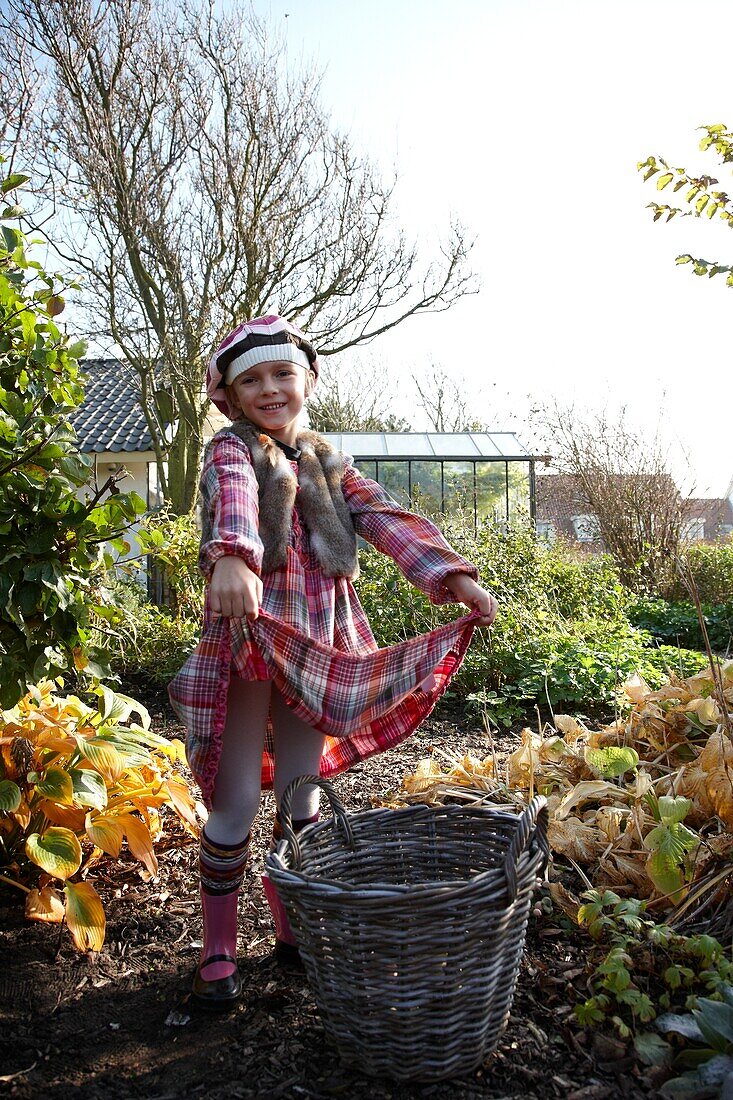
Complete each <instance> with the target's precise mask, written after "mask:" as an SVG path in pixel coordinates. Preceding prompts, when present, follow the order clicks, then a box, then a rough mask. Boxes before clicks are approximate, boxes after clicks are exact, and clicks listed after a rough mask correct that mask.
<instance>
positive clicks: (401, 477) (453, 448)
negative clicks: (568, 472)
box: [324, 432, 544, 527]
mask: <svg viewBox="0 0 733 1100" xmlns="http://www.w3.org/2000/svg"><path fill="white" fill-rule="evenodd" d="M324 436H325V438H326V439H328V440H329V442H330V443H332V444H333V446H334V447H336V449H337V450H340V451H345V452H346V454H349V455H352V456H353V458H354V462H355V465H356V466H357V467H358V469H359V470H360V471H361V473H363V474H364V475H365V476H366V477H371V478H373V479H374V480H375V481H378V482H379V484H380V485H383V486H384V488H385V489H386V490H387V491H388V492H389V493H390V494H391V495H392V496H393V497H394V498H395V500H398V501H399V502H400V503H401V504H404V505H406V506H407V507H412V508H416V509H418V510H419V511H421V512H424V513H426V514H427V515H435V516H438V515H440V514H443V513H446V512H449V513H450V512H457V511H459V510H464V511H465V512H467V513H468V515H469V516H472V517H473V522H474V525H475V526H476V527H478V526H479V524H480V523H481V522H482V521H484V520H489V521H491V522H495V523H500V522H513V521H515V520H517V519H520V518H521V517H524V518H526V517H527V516H531V517H532V519H534V516H535V463H536V462H538V461H543V460H544V456H540V455H533V454H530V452H529V451H528V450H527V449H526V447H524V445H523V444H522V443H520V441H519V440H518V439H517V437H516V435H515V434H514V433H513V432H325V433H324Z"/></svg>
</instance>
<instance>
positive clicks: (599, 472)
mask: <svg viewBox="0 0 733 1100" xmlns="http://www.w3.org/2000/svg"><path fill="white" fill-rule="evenodd" d="M544 427H545V432H546V442H547V446H548V449H549V450H550V451H551V452H552V454H553V465H554V466H555V467H556V468H557V469H558V471H559V472H560V473H564V474H569V475H571V477H572V481H573V487H572V501H573V508H576V509H578V510H579V511H580V513H581V514H586V513H587V514H589V515H590V516H591V517H595V524H597V532H598V535H599V538H600V541H601V542H602V544H603V548H604V549H605V550H607V551H608V553H610V554H611V555H612V556H613V557H614V558H615V560H616V562H617V564H618V566H619V568H620V570H621V573H622V575H623V577H624V579H625V581H626V582H627V583H629V584H631V585H632V586H635V587H638V586H641V587H644V586H651V587H653V588H655V587H658V585H659V584H660V582H661V581H662V580H663V579H664V575H665V573H666V572H667V571H668V570H669V569H670V568H672V567H673V565H674V560H675V558H676V556H677V554H678V551H679V548H680V542H681V539H682V534H683V528H684V524H685V500H684V498H683V496H682V494H681V493H680V490H679V489H678V487H677V485H676V484H675V481H674V478H673V477H672V475H671V474H670V470H669V462H668V458H667V452H666V449H665V447H664V445H663V443H662V441H661V440H660V438H659V436H658V435H657V436H656V437H654V438H652V439H647V438H645V437H643V436H642V435H641V434H640V433H639V432H638V431H636V430H634V429H633V428H632V427H631V425H629V423H628V421H627V418H626V413H625V410H622V411H621V413H620V414H618V415H617V416H612V415H610V414H609V413H608V412H606V411H603V412H598V413H594V414H586V415H583V414H581V413H579V412H577V411H576V410H575V409H574V408H573V407H563V406H560V405H557V404H556V405H555V406H554V408H553V409H552V410H550V412H548V413H547V414H546V416H545V421H544ZM589 522H590V523H591V524H592V525H594V526H595V524H593V519H592V518H591V519H590V520H589Z"/></svg>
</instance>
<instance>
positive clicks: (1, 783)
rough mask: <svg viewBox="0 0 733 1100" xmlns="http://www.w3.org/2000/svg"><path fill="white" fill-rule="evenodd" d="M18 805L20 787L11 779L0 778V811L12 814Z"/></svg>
mask: <svg viewBox="0 0 733 1100" xmlns="http://www.w3.org/2000/svg"><path fill="white" fill-rule="evenodd" d="M19 806H20V787H19V786H18V784H17V783H13V781H12V780H11V779H0V813H6V814H8V813H9V814H12V813H14V812H15V811H16V810H17V809H18V807H19Z"/></svg>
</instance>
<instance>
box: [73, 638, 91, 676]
mask: <svg viewBox="0 0 733 1100" xmlns="http://www.w3.org/2000/svg"><path fill="white" fill-rule="evenodd" d="M72 653H73V655H74V668H75V669H76V671H77V672H83V671H84V669H85V668H86V667H87V665H88V664H89V658H88V657H87V656H86V654H85V653H84V651H83V650H82V648H81V646H78V645H76V646H74V648H73V650H72Z"/></svg>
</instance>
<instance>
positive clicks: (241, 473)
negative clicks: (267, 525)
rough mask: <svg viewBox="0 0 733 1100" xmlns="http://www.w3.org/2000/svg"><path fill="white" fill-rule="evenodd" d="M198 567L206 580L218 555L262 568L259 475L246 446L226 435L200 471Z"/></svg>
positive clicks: (214, 446) (210, 449)
mask: <svg viewBox="0 0 733 1100" xmlns="http://www.w3.org/2000/svg"><path fill="white" fill-rule="evenodd" d="M199 488H200V493H201V526H202V539H201V548H200V550H199V569H200V570H201V572H202V573H203V575H204V577H205V578H206V580H207V581H208V580H210V578H211V571H212V569H213V568H214V565H215V564H216V562H217V561H218V560H219V558H222V557H224V555H225V554H236V555H237V557H239V558H241V559H242V560H243V561H244V562H245V564H246V565H248V566H249V568H250V569H252V570H253V571H254V572H255V573H258V574H259V572H260V570H261V568H262V555H263V550H264V547H263V545H262V540H261V539H260V536H259V501H258V489H257V478H256V477H255V472H254V469H253V467H252V462H251V460H250V457H249V450H248V449H247V445H246V444H245V443H244V442H243V441H242V440H240V439H239V438H238V437H237V436H234V435H224V436H222V437H221V438H220V439H217V440H215V441H214V443H213V444H212V445H211V447H210V448H209V450H208V452H207V455H206V459H205V461H204V467H203V470H202V472H201V482H200V486H199Z"/></svg>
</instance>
